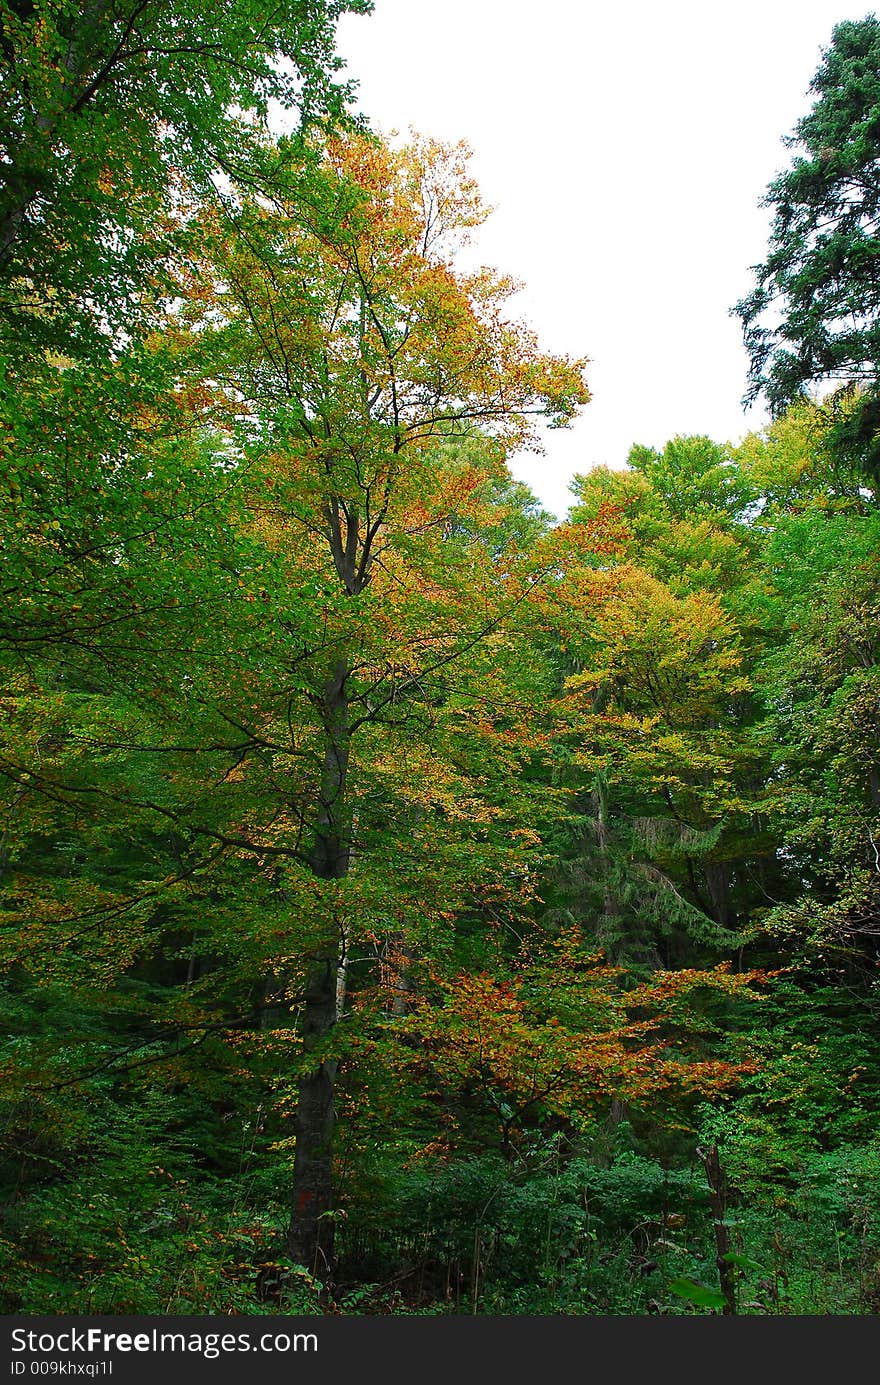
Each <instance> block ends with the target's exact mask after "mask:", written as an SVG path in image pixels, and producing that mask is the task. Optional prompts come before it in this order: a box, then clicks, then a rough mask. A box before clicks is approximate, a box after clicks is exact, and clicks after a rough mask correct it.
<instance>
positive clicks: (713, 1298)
mask: <svg viewBox="0 0 880 1385" xmlns="http://www.w3.org/2000/svg"><path fill="white" fill-rule="evenodd" d="M669 1292H670V1293H671V1294H677V1295H678V1297H679V1298H683V1299H686V1300H687V1302H688V1303H693V1304H696V1306H697V1307H698V1308H716V1309H717V1308H723V1307H724V1295H723V1294H722V1293H721V1292H720V1290H719V1289H710V1288H709V1287H708V1285H707V1284H698V1283H697V1281H696V1280H695V1279H688V1278H686V1277H684V1278H681V1279H674V1280H673V1281H672V1283H671V1284H670V1285H669Z"/></svg>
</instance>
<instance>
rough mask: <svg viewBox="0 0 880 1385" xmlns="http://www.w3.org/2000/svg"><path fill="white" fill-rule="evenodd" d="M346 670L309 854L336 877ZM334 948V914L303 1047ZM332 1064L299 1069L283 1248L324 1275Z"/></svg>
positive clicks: (336, 681) (327, 1001) (333, 1015)
mask: <svg viewBox="0 0 880 1385" xmlns="http://www.w3.org/2000/svg"><path fill="white" fill-rule="evenodd" d="M348 672H349V671H348V666H347V664H346V663H345V661H344V660H339V661H338V662H337V663H336V665H335V666H334V668H333V670H332V672H331V674H330V677H329V678H328V680H327V683H326V685H325V689H324V697H323V707H322V713H323V721H324V731H325V739H324V764H323V769H322V775H321V790H320V800H319V804H318V816H317V822H316V825H315V840H314V844H313V847H312V854H311V858H310V861H309V864H310V867H311V869H312V871H313V872H314V874H315V875H316V876H318V877H319V878H320V879H322V880H341V879H342V878H343V877H344V876H345V875H347V873H348V867H349V862H350V857H351V843H350V834H349V831H348V824H347V814H346V809H347V802H346V780H347V776H348V757H349V735H350V733H349V724H348V692H347V688H346V683H347V679H348ZM339 952H340V934H339V927H338V924H337V922H336V920H333V923H332V927H328V931H327V937H326V941H325V943H324V945H323V946H322V947H321V948H320V950H319V951H318V953H317V955H316V956H315V958H314V960H313V962H312V965H311V967H310V968H309V972H308V975H307V978H306V986H305V1002H304V1004H305V1012H304V1019H303V1041H304V1047H305V1051H306V1053H309V1052H310V1051H313V1050H314V1049H315V1048H316V1047H318V1046H319V1045H320V1044H321V1043H322V1042H323V1041H324V1040H325V1039H326V1037H327V1035H328V1034H330V1033H331V1031H332V1030H333V1028H334V1027H335V1025H336V1022H337V1018H338V1012H337V979H338V970H339ZM337 1066H338V1065H337V1063H336V1062H335V1060H329V1059H325V1060H324V1061H322V1062H319V1063H318V1064H317V1065H316V1066H315V1067H314V1068H313V1069H312V1070H311V1071H309V1072H306V1073H304V1074H303V1076H302V1077H300V1079H299V1086H298V1101H297V1110H296V1121H295V1126H294V1129H295V1137H296V1149H295V1155H294V1165H293V1207H292V1211H291V1219H290V1232H289V1235H288V1251H289V1254H290V1258H291V1259H292V1260H293V1261H294V1262H295V1263H296V1264H299V1265H304V1266H305V1267H306V1268H307V1269H308V1270H310V1271H311V1272H312V1273H313V1274H317V1275H326V1274H327V1273H328V1271H329V1270H330V1267H331V1265H332V1260H333V1230H334V1223H333V1217H332V1215H331V1214H332V1212H333V1209H334V1189H333V1125H334V1106H333V1101H334V1091H335V1084H336V1072H337Z"/></svg>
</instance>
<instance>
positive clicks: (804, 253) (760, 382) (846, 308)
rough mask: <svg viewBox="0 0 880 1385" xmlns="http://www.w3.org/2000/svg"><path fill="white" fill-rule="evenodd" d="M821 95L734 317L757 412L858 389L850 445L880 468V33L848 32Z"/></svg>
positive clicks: (776, 195)
mask: <svg viewBox="0 0 880 1385" xmlns="http://www.w3.org/2000/svg"><path fill="white" fill-rule="evenodd" d="M810 89H811V91H813V92H814V93H815V94H816V100H815V102H814V104H813V107H812V109H811V110H810V112H809V113H808V114H807V115H806V116H804V117H803V118H802V119H801V120H800V121H799V122H798V124H797V126H796V127H795V131H794V134H793V135H792V136H791V137H790V138H789V140H788V144H789V145H790V147H792V148H793V149H795V150H796V151H797V152H796V155H795V158H794V160H793V162H792V164H791V167H790V168H788V169H787V170H786V171H785V172H783V173H781V174H780V175H779V176H778V177H777V178H776V179H774V181H773V182H772V183H771V184H770V187H769V189H768V191H767V194H766V198H765V205H767V206H769V207H771V208H773V210H774V217H773V225H772V230H771V235H770V248H769V253H768V256H767V259H766V261H765V262H764V263H763V264H762V265H759V266H757V267H756V285H755V288H754V289H753V290H752V292H751V293H750V294H748V295H746V297H744V298H743V299H742V300H741V301H740V302H739V303H738V304H737V305H736V308H735V310H734V311H735V312H736V313H737V314H738V315H739V317H740V318H741V319H742V323H743V330H744V336H745V343H746V348H747V350H748V353H749V358H750V375H749V390H748V394H747V396H746V397H747V399H749V400H752V399H754V398H756V397H757V396H758V395H759V394H760V393H762V392H763V393H764V394H765V395H766V397H767V399H768V401H769V403H770V405H771V408H772V409H773V411H774V412H776V413H778V412H779V411H780V410H781V409H783V408H784V407H785V406H786V405H787V404H789V403H790V402H791V401H792V400H793V399H795V398H797V397H798V396H799V395H800V394H801V393H802V392H803V391H804V389H805V388H807V387H808V386H816V385H823V384H830V385H837V386H848V387H855V386H858V387H859V388H860V390H861V391H862V394H861V398H860V403H859V407H858V410H857V413H856V416H855V417H853V415H852V412H851V411H850V413H849V415H848V417H847V419H846V420H845V427H844V428H843V430H842V437H841V441H842V442H843V443H844V444H847V445H849V446H850V447H851V448H852V447H855V448H856V449H857V450H859V449H861V451H862V454H863V466H864V469H865V470H866V472H867V473H868V474H869V475H870V476H872V477H873V478H874V479H875V480H876V478H877V475H878V468H880V446H878V442H877V435H878V428H880V398H878V393H880V277H878V273H877V265H878V257H880V21H878V20H877V18H876V17H875V16H874V15H869V16H868V17H867V18H865V19H863V20H847V21H846V22H844V23H842V24H838V25H837V26H836V27H835V29H834V31H833V34H832V40H831V44H830V46H829V48H828V49H826V50H825V52H824V53H823V58H822V63H821V65H820V66H819V68H818V70H817V72H816V74H815V76H814V77H813V80H812V82H811V84H810Z"/></svg>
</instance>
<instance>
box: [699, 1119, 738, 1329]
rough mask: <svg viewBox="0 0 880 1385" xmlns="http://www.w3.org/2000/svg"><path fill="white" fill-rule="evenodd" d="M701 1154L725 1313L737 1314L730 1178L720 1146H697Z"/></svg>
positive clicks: (726, 1315)
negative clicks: (729, 1214)
mask: <svg viewBox="0 0 880 1385" xmlns="http://www.w3.org/2000/svg"><path fill="white" fill-rule="evenodd" d="M697 1157H698V1158H699V1159H700V1161H701V1162H702V1165H703V1168H704V1169H705V1170H706V1181H707V1182H708V1184H709V1204H710V1206H711V1208H712V1224H713V1226H714V1228H715V1264H716V1265H717V1266H718V1281H719V1283H720V1285H721V1297H722V1298H723V1300H724V1309H723V1312H724V1316H725V1317H733V1316H734V1315H735V1314H736V1284H735V1281H734V1270H733V1265H732V1264H731V1262H730V1260H729V1259H728V1256H729V1255H730V1235H729V1233H728V1230H727V1179H726V1178H725V1176H724V1169H723V1168H722V1166H721V1156H720V1155H719V1153H718V1146H717V1145H710V1146H709V1148H708V1149H701V1148H698V1149H697Z"/></svg>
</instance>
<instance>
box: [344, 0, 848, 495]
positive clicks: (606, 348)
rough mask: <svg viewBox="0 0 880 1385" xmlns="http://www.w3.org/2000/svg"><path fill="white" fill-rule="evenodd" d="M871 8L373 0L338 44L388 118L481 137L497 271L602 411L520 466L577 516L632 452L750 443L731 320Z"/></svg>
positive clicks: (381, 122)
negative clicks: (784, 189) (793, 168)
mask: <svg viewBox="0 0 880 1385" xmlns="http://www.w3.org/2000/svg"><path fill="white" fill-rule="evenodd" d="M870 7H871V0H861V3H858V2H857V3H855V4H853V5H848V4H846V3H845V0H738V3H736V0H727V3H720V2H719V0H617V2H616V3H614V2H613V0H610V3H599V0H581V2H579V0H375V10H374V13H373V14H372V15H371V16H369V17H355V16H346V17H345V18H344V19H343V20H342V21H341V23H340V26H339V51H340V53H341V54H342V55H343V57H344V58H345V59H346V61H347V63H348V72H349V74H350V75H351V76H352V77H355V78H356V79H357V80H358V81H359V83H360V87H359V102H358V104H359V106H360V108H361V109H362V110H363V111H364V112H365V113H366V114H367V115H368V116H369V118H370V120H371V122H372V123H373V125H374V126H375V127H377V128H380V129H382V130H384V131H390V130H398V131H401V132H405V131H406V130H407V128H408V127H409V126H413V127H414V128H415V129H417V130H420V131H423V132H424V133H425V134H430V135H433V136H435V137H437V138H439V139H443V140H457V139H462V138H463V139H467V140H468V142H469V143H470V144H471V145H472V146H473V149H474V155H475V157H474V163H473V168H474V172H475V174H476V176H477V179H478V181H479V183H480V187H481V189H482V192H483V195H484V198H485V200H486V201H487V202H488V203H489V204H491V205H493V206H494V207H495V208H496V210H495V212H494V214H493V215H492V217H491V218H490V219H489V221H488V222H487V223H486V225H485V226H484V227H483V228H482V229H481V230H480V231H479V233H478V237H479V239H478V241H477V246H478V251H479V254H480V258H481V260H482V261H483V262H484V263H486V264H491V265H494V266H497V267H498V268H499V269H503V270H505V271H507V272H509V273H512V274H514V275H515V276H516V277H517V278H519V279H521V280H523V281H524V283H525V285H526V287H525V289H524V291H523V293H522V294H521V295H520V297H519V298H518V299H517V300H516V306H517V307H518V308H519V310H520V311H521V313H522V315H523V316H525V317H526V318H527V319H528V320H529V322H530V323H531V324H532V326H533V327H535V328H536V330H537V331H538V333H539V336H540V338H541V342H542V345H543V346H545V347H546V348H547V349H548V350H553V351H566V352H570V353H571V354H573V355H577V356H581V355H587V356H589V357H590V361H591V364H590V367H589V374H588V379H589V383H590V388H591V390H592V392H593V401H592V402H591V403H590V404H589V405H587V407H586V409H585V410H584V412H583V414H582V416H581V417H580V418H579V419H578V421H577V422H576V423H575V424H574V425H573V426H572V427H571V428H570V429H569V430H568V431H567V432H564V433H563V432H550V433H549V434H548V435H547V442H546V456H544V457H538V458H535V457H533V456H525V457H522V458H517V459H515V460H514V466H513V470H514V472H515V474H517V475H518V476H521V477H522V478H523V479H524V480H527V481H528V482H529V484H530V485H531V486H532V488H533V490H535V492H536V493H537V494H538V495H539V496H540V498H541V500H542V501H543V502H544V504H545V505H546V506H547V507H548V508H549V509H551V510H553V511H554V512H555V513H557V514H558V515H563V514H564V513H565V510H566V509H567V507H568V504H569V501H570V494H569V492H568V489H567V484H566V483H567V480H568V478H569V477H570V476H571V474H572V473H573V472H575V471H585V470H587V469H588V468H589V467H591V466H593V465H595V464H596V463H600V462H605V463H608V464H609V465H610V466H622V465H623V464H624V462H625V460H626V456H627V453H628V451H629V448H630V446H631V445H632V443H634V442H642V443H648V444H650V445H652V446H662V444H663V443H664V442H665V441H666V440H667V439H668V438H670V437H673V436H674V435H675V434H677V433H707V434H709V436H710V437H713V438H715V439H716V440H717V441H719V442H723V441H726V440H735V439H737V438H739V437H741V436H742V434H743V433H744V432H745V431H747V430H748V429H749V428H754V427H758V426H760V424H761V423H762V421H763V420H764V417H765V415H764V413H763V411H762V410H761V409H760V408H758V409H754V410H752V411H751V413H750V415H749V416H748V418H746V416H745V415H744V414H743V411H742V408H741V406H740V402H739V401H740V399H741V397H742V395H743V392H744V389H745V374H746V357H745V352H744V351H743V348H742V344H741V334H740V326H739V322H738V321H737V320H736V319H734V318H731V317H730V316H729V309H730V307H731V306H732V305H733V303H734V302H736V300H737V299H738V298H739V297H740V296H741V295H742V294H743V293H744V292H745V291H746V290H747V289H748V288H749V286H750V283H751V279H750V275H749V268H748V267H749V265H752V264H755V263H757V262H759V261H760V260H762V259H763V257H764V253H765V249H766V242H767V226H768V213H767V212H766V211H763V210H760V209H759V208H758V205H757V204H758V201H759V199H760V197H761V195H762V194H763V192H764V189H765V188H766V185H767V183H768V182H769V181H770V179H771V178H772V177H773V175H774V174H775V173H776V172H777V171H779V169H781V168H782V167H784V166H785V164H786V162H787V158H788V155H787V151H786V150H785V148H784V147H783V145H782V143H781V138H782V136H783V135H784V134H787V133H789V131H790V130H791V129H792V127H793V125H794V124H795V122H796V120H797V119H798V118H799V117H800V116H801V115H802V114H804V112H805V111H806V110H807V108H808V105H809V99H808V97H807V87H808V85H809V82H810V78H811V77H812V75H813V73H814V71H815V69H816V67H817V65H818V62H819V56H820V54H819V50H820V48H821V47H822V46H824V45H826V44H827V43H828V42H829V41H830V37H831V30H832V28H833V26H834V24H835V23H837V22H839V21H840V20H841V19H860V18H862V17H863V16H864V15H865V13H866V12H868V11H869V10H870Z"/></svg>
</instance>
